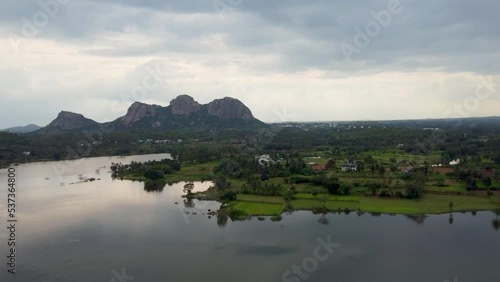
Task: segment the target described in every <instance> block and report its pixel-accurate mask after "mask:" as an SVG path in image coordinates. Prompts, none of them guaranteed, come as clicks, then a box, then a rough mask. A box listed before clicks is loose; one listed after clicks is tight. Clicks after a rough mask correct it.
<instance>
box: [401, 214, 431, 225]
mask: <svg viewBox="0 0 500 282" xmlns="http://www.w3.org/2000/svg"><path fill="white" fill-rule="evenodd" d="M405 217H406V218H408V219H410V220H411V221H413V222H415V223H416V224H418V225H422V224H424V222H425V220H426V219H427V215H423V214H418V215H413V214H407V215H405Z"/></svg>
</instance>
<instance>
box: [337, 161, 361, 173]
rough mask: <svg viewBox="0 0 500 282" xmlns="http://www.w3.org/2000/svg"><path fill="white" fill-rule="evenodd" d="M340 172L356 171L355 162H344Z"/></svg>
mask: <svg viewBox="0 0 500 282" xmlns="http://www.w3.org/2000/svg"><path fill="white" fill-rule="evenodd" d="M341 168H342V171H357V170H358V165H357V163H356V161H348V160H345V161H344V163H343V164H342V166H341Z"/></svg>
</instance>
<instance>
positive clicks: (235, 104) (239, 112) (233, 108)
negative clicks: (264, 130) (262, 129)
mask: <svg viewBox="0 0 500 282" xmlns="http://www.w3.org/2000/svg"><path fill="white" fill-rule="evenodd" d="M208 115H210V116H217V117H221V118H225V119H244V120H249V119H253V118H254V117H253V115H252V112H251V111H250V109H249V108H248V107H247V106H245V104H243V103H242V102H241V101H240V100H238V99H234V98H230V97H225V98H222V99H217V100H213V101H212V102H210V103H209V104H208Z"/></svg>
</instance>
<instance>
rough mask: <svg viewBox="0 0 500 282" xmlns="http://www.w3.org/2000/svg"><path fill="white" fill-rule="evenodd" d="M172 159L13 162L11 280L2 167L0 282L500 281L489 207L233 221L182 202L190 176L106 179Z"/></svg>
mask: <svg viewBox="0 0 500 282" xmlns="http://www.w3.org/2000/svg"><path fill="white" fill-rule="evenodd" d="M166 157H168V155H167V154H162V155H145V156H131V157H99V158H90V159H82V160H77V161H69V162H46V163H30V164H21V165H19V166H16V167H15V168H16V172H17V189H18V190H17V199H16V200H17V203H16V204H17V210H16V212H17V219H18V220H19V222H18V223H17V228H16V237H17V245H16V247H17V256H16V258H17V265H16V271H17V274H15V275H11V274H9V273H7V258H6V257H7V255H8V246H7V239H8V236H9V234H8V233H7V232H8V230H7V228H6V227H7V226H8V224H7V200H6V194H7V189H8V188H7V170H5V169H4V170H0V187H1V189H0V199H1V202H0V220H1V221H0V224H1V226H2V227H1V229H0V240H1V242H0V256H1V257H2V259H1V260H0V261H1V262H2V266H1V267H0V281H23V282H29V281H39V282H42V281H50V282H58V281H61V282H73V281H74V282H76V281H78V282H85V281H88V282H98V281H102V282H108V281H114V282H124V281H145V282H151V281H219V282H222V281H291V282H298V281H343V282H347V281H370V282H378V281H380V282H390V281H394V282H396V281H397V282H401V281H419V282H420V281H427V282H431V281H435V282H443V281H450V282H453V281H457V282H458V281H460V282H467V281H481V282H486V281H499V277H500V267H498V262H499V261H500V232H499V231H498V230H496V229H494V228H493V224H492V220H493V219H495V213H493V212H478V213H477V214H473V213H455V214H453V215H452V216H453V220H452V221H451V220H450V215H448V214H445V215H429V216H426V217H408V216H405V215H392V216H391V215H371V214H358V213H356V212H352V213H347V214H346V213H341V214H338V213H335V214H332V213H330V214H327V215H315V214H312V213H311V212H306V211H300V212H294V213H292V214H285V215H283V219H282V220H281V221H279V222H273V221H271V220H270V219H269V218H266V220H263V221H260V220H258V219H257V218H253V219H252V220H247V221H239V222H232V221H231V220H230V219H229V220H227V219H226V220H227V221H226V220H225V219H221V218H219V219H218V218H217V217H216V216H215V217H214V216H212V217H211V216H209V215H208V212H209V210H217V209H218V208H219V206H220V203H217V202H200V201H197V200H194V201H192V202H187V201H186V200H184V199H183V198H181V196H182V194H183V192H182V189H183V183H178V184H173V185H171V186H169V185H167V186H166V187H165V188H164V189H163V190H162V191H161V192H159V191H157V192H147V191H145V190H144V187H143V184H142V183H140V182H132V181H121V180H113V179H111V174H110V172H109V170H110V165H111V163H112V162H115V163H117V162H121V163H129V162H130V161H133V160H134V161H146V160H152V159H158V160H159V159H162V158H166ZM90 178H95V179H96V180H95V181H89V179H90ZM86 181H87V182H86ZM210 185H211V183H208V182H205V183H200V182H196V183H195V189H196V190H198V191H199V190H204V189H206V188H208V187H209V186H210ZM450 221H451V223H450Z"/></svg>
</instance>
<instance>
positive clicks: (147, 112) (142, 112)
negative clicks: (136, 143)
mask: <svg viewBox="0 0 500 282" xmlns="http://www.w3.org/2000/svg"><path fill="white" fill-rule="evenodd" d="M159 109H161V106H158V105H148V104H143V103H140V102H135V103H133V104H132V106H130V108H128V111H127V114H126V115H125V116H124V117H122V118H121V121H122V123H123V124H124V125H130V124H132V123H134V122H136V121H139V120H140V119H142V118H144V117H148V116H152V117H154V116H156V113H157V111H158V110H159Z"/></svg>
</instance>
